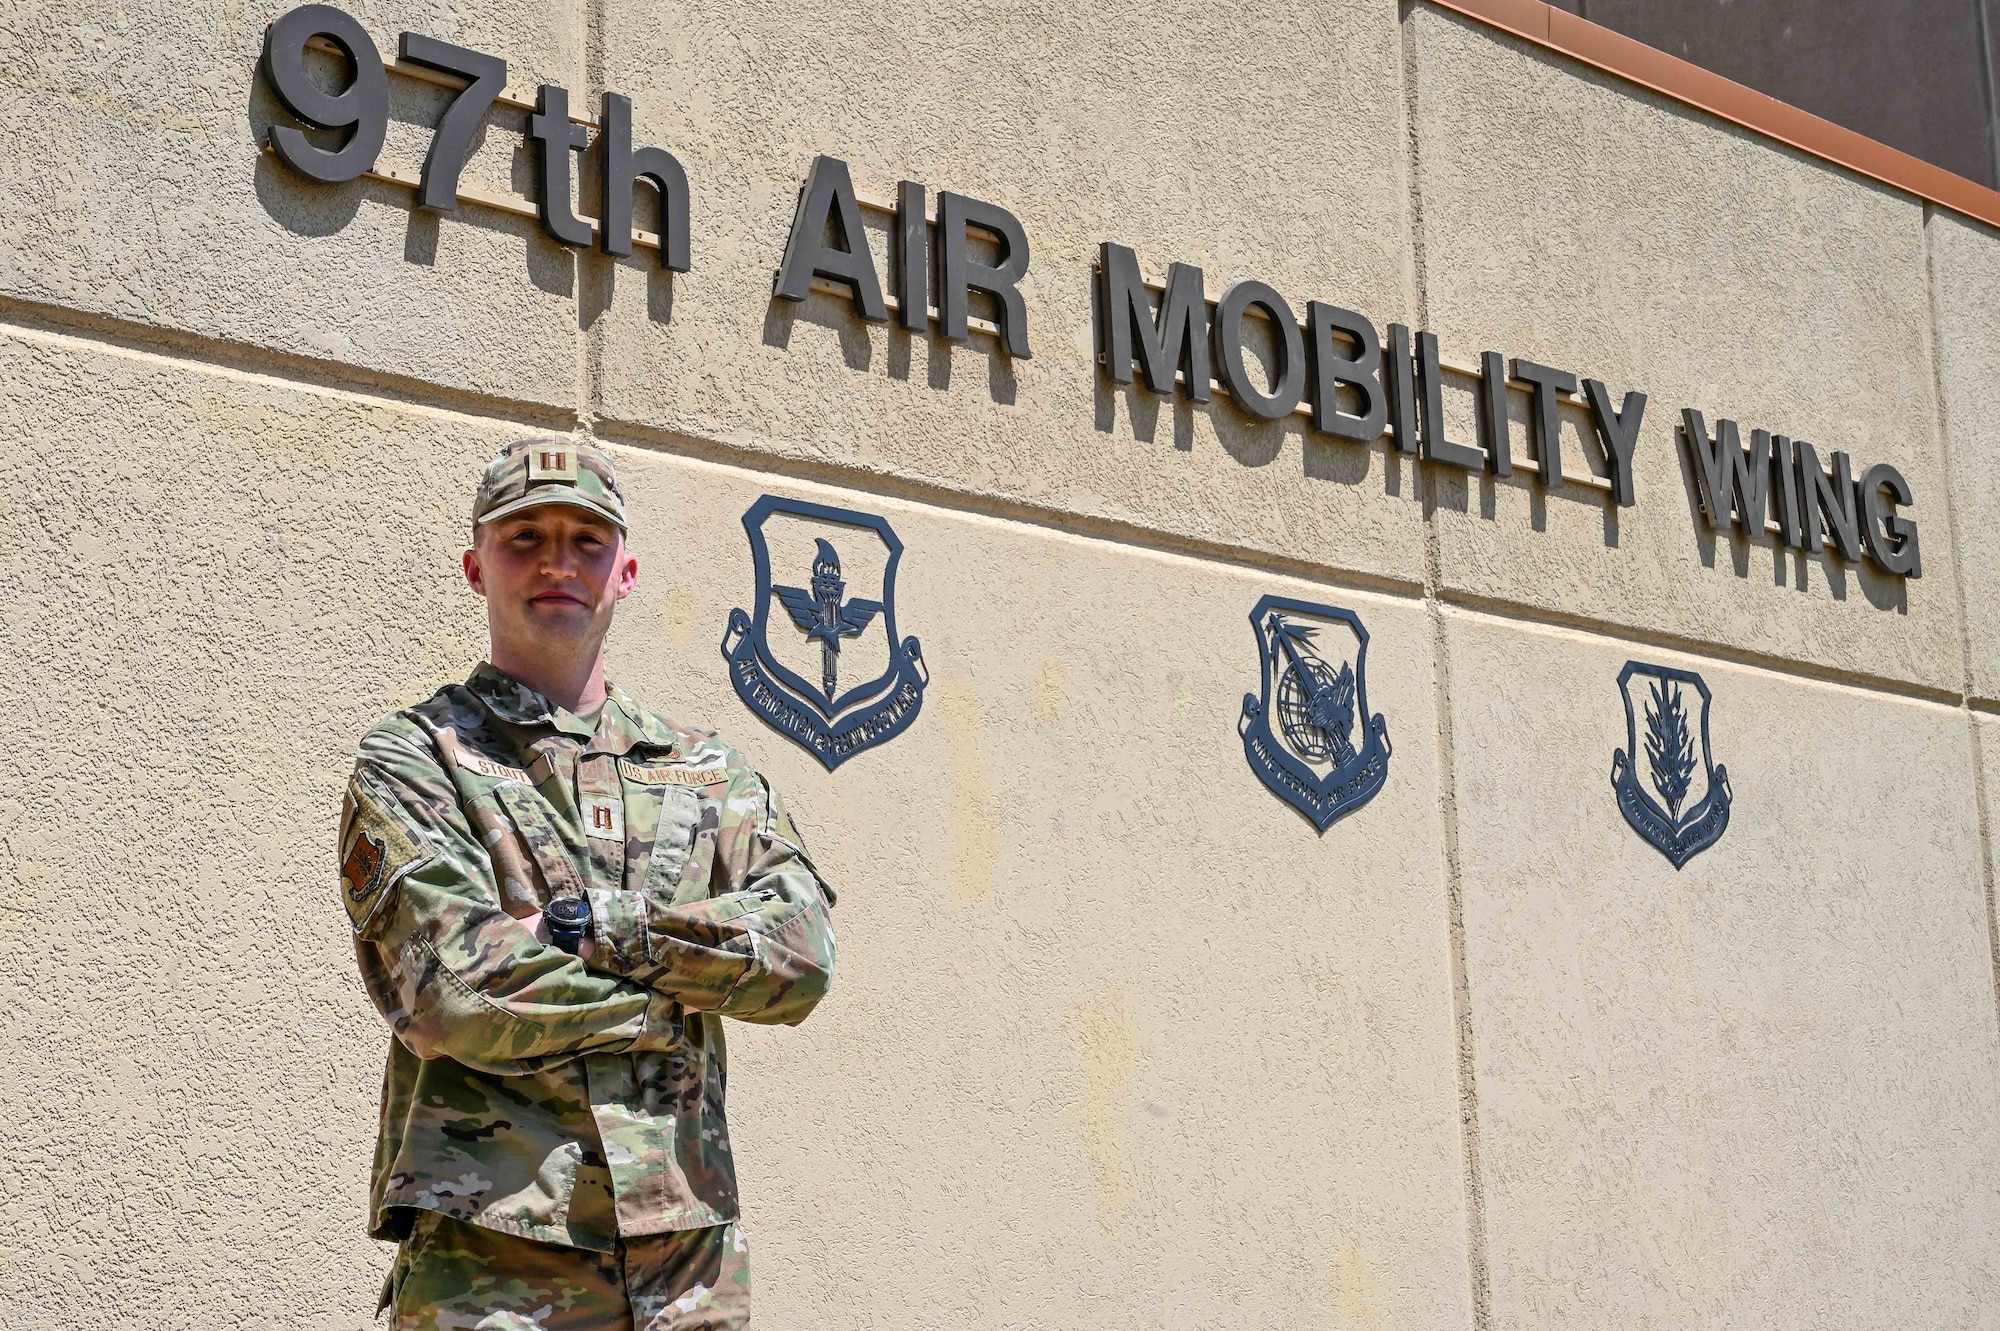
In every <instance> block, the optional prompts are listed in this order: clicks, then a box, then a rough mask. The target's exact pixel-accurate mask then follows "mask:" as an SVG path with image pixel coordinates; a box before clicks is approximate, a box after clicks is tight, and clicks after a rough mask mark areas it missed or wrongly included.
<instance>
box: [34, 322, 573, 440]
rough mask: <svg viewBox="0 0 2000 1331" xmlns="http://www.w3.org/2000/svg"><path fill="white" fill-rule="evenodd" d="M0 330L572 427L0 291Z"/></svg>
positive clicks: (514, 404) (343, 368) (544, 412)
mask: <svg viewBox="0 0 2000 1331" xmlns="http://www.w3.org/2000/svg"><path fill="white" fill-rule="evenodd" d="M0 328H13V329H15V330H16V331H19V332H21V333H24V334H29V335H37V334H39V335H42V336H47V337H62V338H69V339H71V340H73V341H78V342H84V343H94V344H97V345H98V346H100V347H103V348H105V349H106V350H107V351H109V352H111V353H117V354H124V355H136V356H156V357H158V358H160V359H161V360H166V361H175V362H181V363H184V364H187V365H190V366H193V367H197V368H201V369H206V370H208V371H211V372H219V373H224V374H240V375H249V376H255V377H258V378H263V379H269V380H273V381H275V382H278V383H283V384H286V385H288V386H291V387H294V388H297V389H300V390H302V391H309V392H342V393H349V394H351V395H353V396H355V397H358V398H363V399H372V400H374V401H376V402H380V403H383V404H385V405H394V406H398V407H413V408H421V409H424V410H431V411H443V412H449V413H452V414H454V415H459V416H464V417H467V418H469V419H473V420H490V421H504V422H508V423H516V424H522V425H528V426H533V427H537V428H544V429H554V430H562V431H569V430H571V429H574V428H575V424H576V414H575V412H574V411H572V410H571V409H569V408H566V407H561V406H557V405H555V404H554V403H550V402H536V401H534V400H533V399H530V398H520V397H509V396H506V395H504V394H499V393H486V392H481V391H480V390H478V389H474V388H456V387H453V386H451V385H449V384H440V383H438V382H436V381H435V380H431V379H421V378H417V377H415V376H413V375H401V374H394V373H390V372H388V371H382V370H371V369H369V368H367V367H365V366H360V365H355V364H353V363H352V362H350V361H341V360H333V359H329V358H322V357H318V356H310V355H307V354H305V353H303V352H296V351H280V350H277V349H275V348H271V347H265V346H260V345H258V344H257V343H254V342H239V341H236V340H235V339H232V338H226V337H217V336H215V335H213V334H208V333H195V332H189V331H186V330H184V329H179V328H171V327H166V326H162V325H159V324H149V323H144V322H142V321H139V320H135V319H127V318H123V317H120V316H118V315H108V314H94V313H91V312H89V311H85V310H76V309H71V308H69V307H68V306H63V305H49V304H45V303H43V302H41V301H36V300H29V299H25V298H23V297H19V296H8V295H0Z"/></svg>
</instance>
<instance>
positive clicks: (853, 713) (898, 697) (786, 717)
mask: <svg viewBox="0 0 2000 1331" xmlns="http://www.w3.org/2000/svg"><path fill="white" fill-rule="evenodd" d="M743 528H744V530H745V531H747V532H748V533H749V534H750V553H751V557H752V559H753V560H754V561H755V563H756V569H757V599H756V603H755V606H754V608H753V609H752V610H751V611H750V612H749V613H745V612H744V611H742V610H740V609H739V610H731V611H730V612H729V627H728V629H727V630H726V631H725V632H724V633H723V635H722V654H723V655H724V656H725V657H727V658H728V660H729V681H730V683H731V684H733V685H734V686H735V687H736V694H737V696H738V697H740V698H741V699H743V702H744V705H745V706H747V707H749V709H750V710H751V711H753V712H755V713H757V715H758V716H760V717H762V718H763V719H764V720H765V721H766V722H768V723H769V724H770V725H771V726H772V728H774V729H776V730H777V731H779V732H780V733H781V734H783V735H785V736H786V737H787V738H789V739H792V740H794V741H796V742H797V743H799V744H800V745H801V746H803V747H804V748H805V749H806V751H807V752H809V753H811V754H812V756H813V757H815V758H817V759H819V761H820V762H821V763H822V764H823V765H824V766H825V767H826V769H827V771H829V772H830V771H832V770H833V769H834V768H836V767H838V766H840V764H842V763H843V762H846V761H847V760H848V759H849V758H852V757H853V756H854V755H855V754H857V753H860V752H861V751H862V750H864V749H870V748H873V747H874V746H875V745H877V744H881V743H883V742H885V741H887V740H890V739H893V738H895V737H896V736H897V735H899V734H901V733H902V732H903V731H904V730H906V729H908V728H909V725H910V723H911V722H912V721H914V720H916V719H917V712H918V710H919V709H920V708H921V707H922V706H923V701H924V686H925V685H927V684H928V683H929V682H930V672H929V671H928V669H926V667H925V665H924V656H923V649H922V647H921V646H919V644H918V642H917V640H916V638H914V637H909V638H898V637H897V636H896V566H897V565H898V564H899V563H900V562H901V561H902V558H903V543H902V542H901V541H900V540H898V539H897V538H896V533H895V532H894V531H893V530H891V529H890V527H889V524H888V522H887V520H885V519H883V518H878V517H875V516H873V515H871V514H867V513H856V512H854V511H852V510H851V509H845V508H830V507H828V506H827V505H825V504H809V503H806V502H804V501H802V500H797V499H784V498H781V497H779V496H777V495H765V496H764V497H763V498H761V499H759V500H758V501H757V502H756V503H755V504H752V505H751V506H750V511H749V512H747V513H745V514H744V515H743ZM807 542H810V543H811V547H812V548H811V549H810V550H808V549H807V548H806V545H807ZM774 544H775V545H776V546H777V550H778V552H777V553H776V554H775V555H774V553H773V546H774ZM774 564H775V565H776V566H775V567H774ZM851 593H852V594H851ZM774 603H775V607H776V611H777V613H776V614H773V613H772V612H773V605H774ZM787 662H789V664H787ZM870 666H874V667H877V670H876V672H875V673H873V674H870V675H869V676H868V677H867V678H865V679H864V680H862V681H860V682H855V681H854V680H853V678H852V677H853V675H854V673H855V672H856V671H865V670H868V669H869V667H870Z"/></svg>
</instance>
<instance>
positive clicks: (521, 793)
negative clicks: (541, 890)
mask: <svg viewBox="0 0 2000 1331" xmlns="http://www.w3.org/2000/svg"><path fill="white" fill-rule="evenodd" d="M495 793H496V794H497V795H498V797H499V800H500V807H501V808H503V809H505V810H506V811H507V816H508V818H510V819H512V820H513V823H514V827H515V829H516V830H517V831H519V832H520V834H521V840H522V841H524V842H526V843H527V847H528V854H529V855H530V856H531V857H533V859H534V861H535V867H536V868H537V869H539V870H541V874H542V879H543V883H544V886H545V887H546V889H547V891H548V893H549V895H550V896H552V897H560V896H581V895H582V894H583V888H584V881H583V874H582V872H581V871H580V870H579V869H578V868H577V863H576V858H575V857H574V856H573V855H572V854H571V853H570V849H569V843H568V842H566V841H564V840H563V836H562V832H561V831H560V830H558V828H557V827H556V822H555V819H554V818H553V817H552V816H551V815H550V813H549V809H548V806H547V805H545V804H544V803H543V802H542V797H541V796H540V795H538V794H536V793H535V791H534V789H533V788H532V787H529V786H524V785H521V784H520V783H518V782H512V783H509V784H507V785H504V786H501V787H500V788H499V790H498V791H497V792H495ZM544 904H546V902H544Z"/></svg>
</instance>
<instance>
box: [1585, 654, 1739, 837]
mask: <svg viewBox="0 0 2000 1331" xmlns="http://www.w3.org/2000/svg"><path fill="white" fill-rule="evenodd" d="M1618 692H1619V694H1620V695H1621V696H1623V698H1624V699H1625V747H1624V748H1622V749H1618V750H1616V751H1615V752H1613V753H1612V755H1611V788H1612V789H1613V790H1615V791H1616V792H1618V808H1619V810H1620V811H1621V812H1622V813H1623V814H1624V815H1625V821H1626V822H1628V823H1630V824H1632V830H1633V831H1635V832H1637V833H1638V834H1639V835H1640V836H1641V837H1643V838H1645V840H1646V844H1648V845H1650V846H1652V847H1653V848H1654V849H1655V850H1657V851H1659V852H1660V854H1662V855H1664V856H1666V857H1667V862H1668V863H1670V864H1672V865H1673V866H1674V868H1676V869H1678V868H1680V867H1681V866H1682V865H1684V864H1686V863H1687V862H1688V861H1689V860H1691V859H1693V858H1694V857H1695V856H1696V855H1698V854H1700V853H1701V852H1702V851H1704V850H1707V849H1708V848H1709V847H1710V846H1712V845H1714V844H1715V843H1716V841H1717V840H1719V839H1720V838H1721V836H1722V833H1723V832H1724V830H1725V829H1727V828H1728V826H1729V801H1730V790H1729V769H1728V768H1727V767H1718V766H1717V765H1716V763H1715V758H1714V755H1713V754H1712V753H1711V751H1710V749H1709V745H1708V704H1709V692H1708V685H1707V684H1705V683H1703V682H1702V678H1701V676H1700V675H1697V674H1696V673H1695V672H1694V671H1692V670H1675V669H1673V668H1672V667H1670V666H1659V665H1647V664H1645V663H1643V662H1640V661H1627V662H1626V663H1625V668H1624V669H1623V670H1621V671H1619V672H1618ZM1696 701H1699V702H1700V704H1701V714H1700V716H1699V717H1698V718H1697V717H1695V716H1691V715H1690V714H1689V711H1688V709H1689V707H1690V706H1691V705H1692V704H1693V703H1695V702H1696ZM1642 720H1643V723H1644V727H1645V729H1644V738H1645V747H1644V752H1643V755H1642V754H1641V749H1640V743H1639V741H1640V733H1641V732H1640V726H1641V722H1642ZM1697 740H1698V741H1699V743H1700V746H1701V747H1700V749H1699V751H1697V750H1696V748H1695V745H1696V742H1697ZM1641 756H1643V757H1644V759H1645V767H1644V775H1643V780H1642V776H1641V769H1640V766H1639V761H1638V760H1639V759H1640V757H1641ZM1648 787H1650V789H1649V788H1648Z"/></svg>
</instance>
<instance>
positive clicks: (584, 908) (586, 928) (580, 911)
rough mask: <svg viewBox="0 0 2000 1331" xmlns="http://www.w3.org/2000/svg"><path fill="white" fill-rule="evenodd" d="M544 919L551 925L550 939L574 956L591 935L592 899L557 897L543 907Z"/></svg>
mask: <svg viewBox="0 0 2000 1331" xmlns="http://www.w3.org/2000/svg"><path fill="white" fill-rule="evenodd" d="M542 919H543V920H545V921H547V923H548V926H549V941H550V942H551V943H554V944H555V945H556V946H557V947H559V948H561V949H562V950H563V951H565V952H567V953H569V954H570V955H571V956H572V957H573V956H575V955H576V954H577V950H578V949H579V948H581V947H582V946H583V940H584V939H585V938H588V937H589V936H590V899H589V898H588V897H557V898H556V899H555V900H553V901H551V902H549V904H548V905H546V906H544V907H542Z"/></svg>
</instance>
